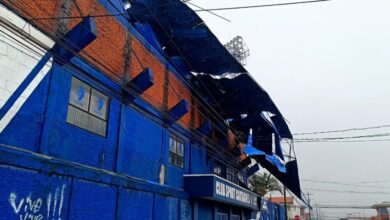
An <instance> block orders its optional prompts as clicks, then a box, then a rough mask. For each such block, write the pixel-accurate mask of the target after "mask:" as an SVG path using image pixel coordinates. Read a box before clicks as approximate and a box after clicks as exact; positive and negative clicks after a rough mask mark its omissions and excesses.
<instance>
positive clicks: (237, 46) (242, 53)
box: [224, 36, 249, 66]
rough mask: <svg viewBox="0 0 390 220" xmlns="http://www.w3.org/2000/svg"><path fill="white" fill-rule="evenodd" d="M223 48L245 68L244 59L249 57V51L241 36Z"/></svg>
mask: <svg viewBox="0 0 390 220" xmlns="http://www.w3.org/2000/svg"><path fill="white" fill-rule="evenodd" d="M224 46H225V47H226V49H227V50H228V51H229V53H230V54H231V55H232V56H233V57H234V58H236V60H237V61H238V62H240V63H241V65H243V66H245V65H246V64H247V62H246V58H247V57H249V49H248V47H247V46H246V44H245V42H244V40H243V39H242V37H241V36H236V37H234V38H233V39H232V40H230V41H229V42H228V43H226V44H225V45H224Z"/></svg>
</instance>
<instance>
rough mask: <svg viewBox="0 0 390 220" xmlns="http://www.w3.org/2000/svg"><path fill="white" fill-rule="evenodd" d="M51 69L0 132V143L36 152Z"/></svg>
mask: <svg viewBox="0 0 390 220" xmlns="http://www.w3.org/2000/svg"><path fill="white" fill-rule="evenodd" d="M50 74H51V71H50V72H49V73H48V74H47V75H46V76H45V77H44V78H43V80H42V81H41V83H40V84H39V85H38V86H37V87H36V88H35V90H34V91H33V93H32V94H31V95H30V97H29V98H28V99H27V100H26V102H25V103H24V105H23V106H22V107H21V108H20V110H19V111H18V113H17V114H16V115H15V117H14V118H13V119H12V120H11V122H10V123H9V124H8V126H7V127H6V128H5V129H4V130H3V132H1V133H0V143H2V144H7V145H10V146H18V147H20V148H24V149H27V150H30V151H34V152H37V151H38V148H39V139H40V134H41V129H42V127H43V120H44V112H45V109H46V102H45V101H46V98H47V96H48V88H49V81H50Z"/></svg>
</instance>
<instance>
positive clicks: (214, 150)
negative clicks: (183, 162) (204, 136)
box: [27, 19, 232, 164]
mask: <svg viewBox="0 0 390 220" xmlns="http://www.w3.org/2000/svg"><path fill="white" fill-rule="evenodd" d="M27 20H28V19H27ZM51 38H52V39H55V41H56V43H57V44H60V45H62V46H64V47H66V45H64V44H63V43H61V42H60V41H59V39H58V38H56V37H55V36H53V35H51ZM68 43H70V42H68ZM67 49H71V48H67ZM73 53H74V52H73ZM74 54H75V55H76V56H79V55H78V54H76V53H74ZM86 55H89V54H86ZM94 61H96V62H97V63H99V64H101V63H100V62H99V61H98V60H96V59H95V60H94ZM68 64H69V62H68ZM73 67H74V66H73ZM106 69H107V70H109V71H110V72H111V68H106ZM114 76H115V74H114ZM108 77H109V78H111V77H112V76H108ZM112 80H113V81H114V82H116V83H118V84H119V85H121V82H120V81H119V82H118V80H115V79H112ZM121 87H122V88H123V89H124V90H126V91H127V92H129V91H128V88H125V87H124V86H123V85H121ZM132 93H133V94H134V92H130V94H132ZM206 145H207V146H208V147H211V149H212V151H213V152H215V153H216V154H217V155H218V154H219V153H220V152H221V150H225V151H226V149H220V148H219V149H214V145H213V144H209V143H206ZM228 155H231V154H230V153H229V154H228ZM213 156H215V154H213ZM225 156H226V155H225ZM231 156H232V155H231ZM222 158H225V157H222ZM230 162H231V161H230ZM230 164H231V163H230Z"/></svg>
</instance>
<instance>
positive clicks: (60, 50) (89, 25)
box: [53, 17, 97, 64]
mask: <svg viewBox="0 0 390 220" xmlns="http://www.w3.org/2000/svg"><path fill="white" fill-rule="evenodd" d="M96 37H97V34H96V23H95V21H94V19H93V18H91V17H86V18H84V19H83V20H82V21H81V22H80V23H78V24H77V25H76V26H75V27H74V28H73V29H72V30H70V31H69V32H68V33H66V34H65V36H64V37H63V38H62V39H61V41H62V43H63V44H62V45H59V44H56V45H55V46H54V47H53V53H54V54H55V56H56V57H59V58H60V62H61V63H62V64H65V63H66V62H68V61H69V60H70V59H72V57H74V54H75V53H79V52H80V51H81V50H82V49H84V48H85V47H86V46H88V45H89V44H90V43H91V42H92V41H94V40H95V39H96Z"/></svg>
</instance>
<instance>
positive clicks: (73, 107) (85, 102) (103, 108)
mask: <svg viewBox="0 0 390 220" xmlns="http://www.w3.org/2000/svg"><path fill="white" fill-rule="evenodd" d="M108 101H109V100H108V97H107V96H105V95H103V94H102V93H100V92H99V91H97V90H95V89H93V88H91V87H90V86H89V85H87V84H86V83H84V82H82V81H80V80H78V79H76V78H72V86H71V89H70V95H69V105H68V114H67V117H66V121H67V122H68V123H69V124H72V125H75V126H77V127H80V128H83V129H85V130H87V131H90V132H92V133H95V134H98V135H101V136H104V137H105V136H106V129H107V112H108Z"/></svg>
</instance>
